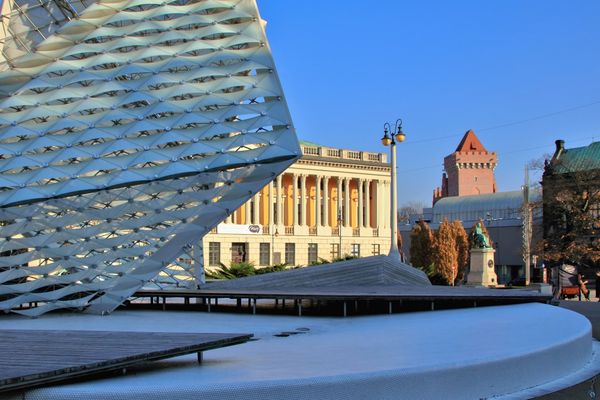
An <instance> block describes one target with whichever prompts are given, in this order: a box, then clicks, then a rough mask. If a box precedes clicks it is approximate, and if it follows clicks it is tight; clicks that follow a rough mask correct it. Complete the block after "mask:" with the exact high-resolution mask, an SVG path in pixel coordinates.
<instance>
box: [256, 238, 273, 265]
mask: <svg viewBox="0 0 600 400" xmlns="http://www.w3.org/2000/svg"><path fill="white" fill-rule="evenodd" d="M259 252H260V254H259V257H258V263H259V265H270V264H271V243H261V244H260V247H259Z"/></svg>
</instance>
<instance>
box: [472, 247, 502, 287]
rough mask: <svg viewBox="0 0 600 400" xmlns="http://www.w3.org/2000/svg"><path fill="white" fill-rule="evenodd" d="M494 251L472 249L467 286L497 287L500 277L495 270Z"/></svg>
mask: <svg viewBox="0 0 600 400" xmlns="http://www.w3.org/2000/svg"><path fill="white" fill-rule="evenodd" d="M495 252H496V250H494V249H488V248H484V249H471V269H470V270H469V274H468V275H467V285H476V286H496V285H497V284H498V277H497V276H496V271H495V270H494V267H495V264H494V253H495Z"/></svg>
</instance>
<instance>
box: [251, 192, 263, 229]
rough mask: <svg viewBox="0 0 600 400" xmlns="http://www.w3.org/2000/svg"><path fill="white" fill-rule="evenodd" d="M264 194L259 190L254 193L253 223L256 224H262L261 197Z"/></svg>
mask: <svg viewBox="0 0 600 400" xmlns="http://www.w3.org/2000/svg"><path fill="white" fill-rule="evenodd" d="M261 196H262V194H261V192H258V193H256V194H255V195H254V218H252V223H253V224H254V225H258V224H260V198H261Z"/></svg>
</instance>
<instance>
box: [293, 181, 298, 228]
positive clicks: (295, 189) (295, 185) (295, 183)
mask: <svg viewBox="0 0 600 400" xmlns="http://www.w3.org/2000/svg"><path fill="white" fill-rule="evenodd" d="M292 185H293V190H292V196H294V201H292V207H294V212H293V213H292V225H298V175H296V174H292Z"/></svg>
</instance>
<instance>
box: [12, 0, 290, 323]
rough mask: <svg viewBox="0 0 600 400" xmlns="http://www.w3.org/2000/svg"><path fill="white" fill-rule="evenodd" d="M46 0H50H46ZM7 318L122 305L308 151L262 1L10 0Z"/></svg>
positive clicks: (181, 267) (194, 250)
mask: <svg viewBox="0 0 600 400" xmlns="http://www.w3.org/2000/svg"><path fill="white" fill-rule="evenodd" d="M46 3H47V4H46ZM2 16H3V18H2V20H1V21H2V22H1V23H0V48H1V50H2V51H1V56H0V224H1V228H0V311H4V312H9V311H10V312H17V313H21V314H25V315H30V316H36V315H39V314H42V313H44V312H47V311H50V310H53V309H60V308H75V309H85V310H87V311H90V312H96V313H106V312H111V311H112V310H114V309H115V308H116V307H117V306H118V305H119V304H121V303H122V302H123V301H124V300H125V299H127V298H128V297H129V296H130V295H131V294H132V293H133V292H135V290H137V289H138V288H140V287H141V286H142V285H144V284H146V283H147V282H149V281H150V280H152V279H157V277H162V279H164V280H167V281H168V280H171V281H178V280H179V279H180V277H181V276H186V274H187V275H190V274H193V268H194V266H193V265H190V264H189V263H188V262H182V260H196V261H197V260H201V259H202V248H201V245H200V244H201V240H202V237H203V236H204V235H205V234H206V233H207V232H208V231H210V230H211V229H213V228H214V227H215V226H216V225H217V224H218V223H219V222H221V221H222V220H224V219H225V218H226V217H227V216H228V215H229V214H230V213H231V212H233V211H234V210H235V209H237V208H238V207H239V206H240V205H242V204H243V203H244V202H245V201H246V200H247V199H249V198H251V197H252V196H253V195H254V194H256V193H257V192H258V191H259V190H260V189H261V188H262V187H263V186H265V184H267V183H268V182H270V181H272V180H273V179H274V177H275V176H277V175H278V174H279V173H281V172H282V171H284V170H285V169H286V168H287V167H288V166H289V165H290V164H292V163H293V162H294V160H295V159H296V158H298V157H299V155H300V151H299V144H298V141H297V139H296V135H295V132H294V129H293V127H292V123H291V118H290V114H289V111H288V109H287V105H286V103H285V100H284V97H283V92H282V89H281V84H280V82H279V79H278V76H277V74H276V72H275V65H274V63H273V59H272V56H271V52H270V49H269V46H268V43H267V39H266V36H265V32H264V24H263V23H262V20H261V19H260V16H259V14H258V9H257V7H256V4H255V2H254V0H241V1H240V0H215V1H195V2H193V1H186V0H175V1H163V0H160V1H157V0H131V1H115V0H109V1H103V2H101V3H87V2H84V1H80V2H63V1H55V2H45V1H43V0H42V1H38V0H5V1H4V3H3V6H2Z"/></svg>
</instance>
